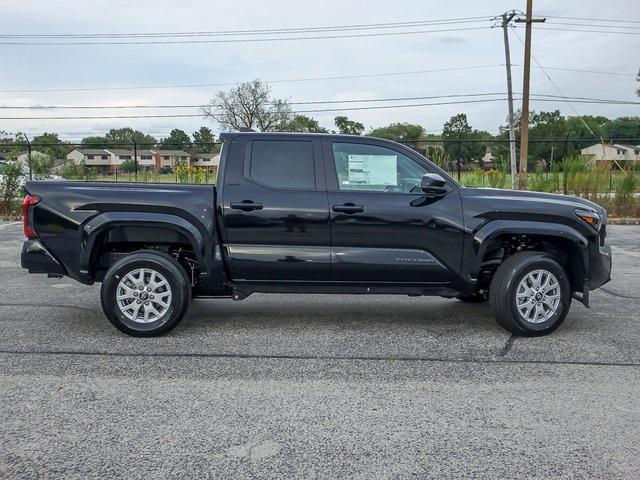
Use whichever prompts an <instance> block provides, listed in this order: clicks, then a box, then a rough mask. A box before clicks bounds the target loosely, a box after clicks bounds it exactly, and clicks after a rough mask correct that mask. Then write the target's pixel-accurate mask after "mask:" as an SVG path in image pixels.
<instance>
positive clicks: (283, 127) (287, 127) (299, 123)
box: [275, 115, 328, 133]
mask: <svg viewBox="0 0 640 480" xmlns="http://www.w3.org/2000/svg"><path fill="white" fill-rule="evenodd" d="M275 130H276V131H278V132H297V133H328V130H327V129H326V128H322V127H321V126H320V124H319V123H318V121H317V120H316V119H315V118H311V117H307V116H306V115H294V116H293V118H291V119H290V120H289V121H287V122H285V123H282V124H280V125H278V126H277V127H276V128H275Z"/></svg>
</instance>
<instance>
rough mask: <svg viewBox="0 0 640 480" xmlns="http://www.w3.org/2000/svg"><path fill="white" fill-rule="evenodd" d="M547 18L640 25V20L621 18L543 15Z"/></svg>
mask: <svg viewBox="0 0 640 480" xmlns="http://www.w3.org/2000/svg"><path fill="white" fill-rule="evenodd" d="M542 16H543V17H547V18H560V19H563V20H584V21H588V22H594V21H595V22H618V23H640V20H622V19H619V18H585V17H563V16H560V15H542Z"/></svg>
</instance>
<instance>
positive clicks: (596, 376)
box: [0, 222, 640, 479]
mask: <svg viewBox="0 0 640 480" xmlns="http://www.w3.org/2000/svg"><path fill="white" fill-rule="evenodd" d="M609 232H610V233H609V241H610V243H611V244H612V245H613V252H614V274H613V280H612V281H611V282H610V283H609V284H607V285H606V286H605V287H604V288H603V289H601V290H598V291H596V292H594V293H593V294H592V308H591V309H590V310H587V309H586V308H584V307H583V306H582V305H580V304H578V303H577V302H574V304H573V307H572V310H571V313H570V314H569V316H568V318H567V320H566V321H565V323H564V324H563V325H562V327H561V328H560V329H559V330H558V331H557V332H556V333H554V334H553V335H551V336H548V337H542V338H530V339H528V338H514V337H511V336H510V335H509V334H508V333H506V332H505V331H503V330H502V329H500V328H499V327H498V326H497V325H496V324H495V322H494V320H493V318H492V317H491V315H490V312H489V310H488V307H487V306H486V305H468V304H463V303H461V302H459V301H456V300H447V299H441V298H410V297H406V296H370V297H369V296H342V297H335V296H330V295H318V296H307V295H299V296H291V295H271V296H269V295H254V296H251V297H249V298H248V299H246V300H245V301H243V302H232V301H230V300H215V301H214V300H208V301H204V300H202V301H195V302H194V304H193V305H192V308H191V313H190V315H189V316H188V318H187V319H186V320H185V321H184V322H183V323H182V324H181V325H180V326H179V327H178V328H177V329H176V330H175V331H174V332H172V333H171V334H170V335H168V336H166V337H163V338H153V339H135V338H130V337H127V336H125V335H123V334H121V333H120V332H118V331H117V330H116V329H114V328H113V327H112V326H111V325H110V324H109V323H108V322H107V320H106V319H105V317H104V316H103V314H102V312H101V308H100V301H99V296H98V292H99V286H98V285H95V286H85V285H80V284H78V283H75V282H73V281H71V280H69V279H58V280H56V279H47V278H46V277H45V276H42V275H28V274H27V273H26V272H25V271H23V270H22V269H21V268H20V259H19V256H20V247H21V244H22V232H21V224H18V223H15V222H14V223H6V222H5V223H0V477H2V478H16V477H18V478H51V477H58V478H61V477H64V478H91V477H102V476H106V475H112V476H115V477H118V478H140V477H142V476H144V475H145V474H146V475H149V476H151V477H155V478H163V477H192V478H194V477H211V478H233V479H236V478H255V477H260V478H267V477H269V478H366V479H379V478H407V477H410V478H430V477H435V478H478V477H491V478H525V477H526V478H531V477H538V478H584V477H591V478H608V479H609V478H639V477H640V456H639V455H638V452H640V435H639V434H638V432H639V431H640V348H639V346H640V331H639V329H638V321H639V320H640V227H631V226H620V227H610V228H609Z"/></svg>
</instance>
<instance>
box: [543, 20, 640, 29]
mask: <svg viewBox="0 0 640 480" xmlns="http://www.w3.org/2000/svg"><path fill="white" fill-rule="evenodd" d="M549 23H550V24H551V25H568V26H573V27H597V28H626V29H631V30H640V26H635V25H629V26H627V25H602V24H598V23H575V22H573V23H571V22H549Z"/></svg>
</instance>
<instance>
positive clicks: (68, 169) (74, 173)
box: [60, 162, 80, 179]
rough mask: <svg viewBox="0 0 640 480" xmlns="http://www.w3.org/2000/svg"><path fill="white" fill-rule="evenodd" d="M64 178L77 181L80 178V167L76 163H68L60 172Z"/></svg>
mask: <svg viewBox="0 0 640 480" xmlns="http://www.w3.org/2000/svg"><path fill="white" fill-rule="evenodd" d="M60 175H61V176H62V178H69V179H77V178H80V174H79V173H78V166H77V165H76V164H75V163H74V162H67V163H65V164H64V166H63V167H62V170H61V171H60Z"/></svg>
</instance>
